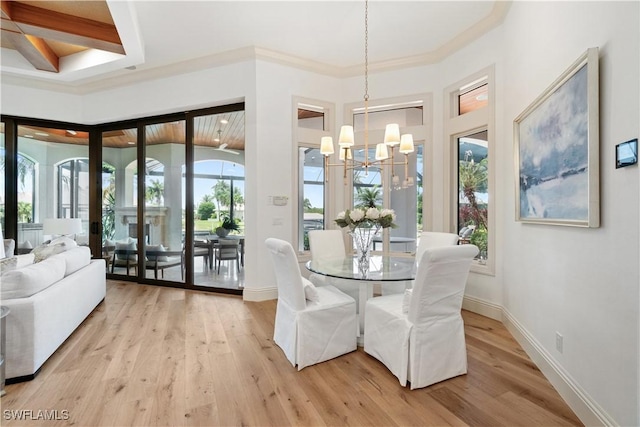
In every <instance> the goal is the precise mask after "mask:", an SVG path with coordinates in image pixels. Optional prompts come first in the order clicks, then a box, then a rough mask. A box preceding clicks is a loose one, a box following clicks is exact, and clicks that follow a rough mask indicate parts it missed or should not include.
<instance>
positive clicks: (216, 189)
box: [211, 180, 231, 219]
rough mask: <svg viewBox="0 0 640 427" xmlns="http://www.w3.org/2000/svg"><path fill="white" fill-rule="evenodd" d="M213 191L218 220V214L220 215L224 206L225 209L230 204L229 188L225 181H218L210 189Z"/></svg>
mask: <svg viewBox="0 0 640 427" xmlns="http://www.w3.org/2000/svg"><path fill="white" fill-rule="evenodd" d="M211 189H212V190H213V197H214V198H215V200H216V202H217V203H216V205H217V206H218V219H220V214H221V213H222V212H221V211H222V207H223V206H226V207H227V208H228V207H229V205H230V204H231V187H230V186H229V184H228V183H227V181H224V180H219V181H217V182H216V185H214V186H213V187H211Z"/></svg>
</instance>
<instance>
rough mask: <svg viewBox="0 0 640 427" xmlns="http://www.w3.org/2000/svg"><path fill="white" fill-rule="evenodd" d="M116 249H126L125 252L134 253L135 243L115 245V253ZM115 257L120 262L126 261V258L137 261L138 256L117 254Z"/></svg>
mask: <svg viewBox="0 0 640 427" xmlns="http://www.w3.org/2000/svg"><path fill="white" fill-rule="evenodd" d="M118 249H126V250H130V251H135V250H136V249H138V248H137V246H136V244H135V242H130V243H116V251H117V250H118ZM116 257H117V258H118V259H120V260H126V259H127V258H128V259H129V260H131V261H137V260H138V255H124V254H117V255H116Z"/></svg>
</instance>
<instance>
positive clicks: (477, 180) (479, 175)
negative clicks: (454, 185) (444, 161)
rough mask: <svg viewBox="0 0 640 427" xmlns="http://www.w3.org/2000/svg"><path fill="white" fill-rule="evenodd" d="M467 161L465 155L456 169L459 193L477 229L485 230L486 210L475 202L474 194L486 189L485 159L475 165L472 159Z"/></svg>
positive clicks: (467, 157)
mask: <svg viewBox="0 0 640 427" xmlns="http://www.w3.org/2000/svg"><path fill="white" fill-rule="evenodd" d="M468 159H469V155H468V154H467V155H465V160H460V165H459V167H458V179H459V182H460V193H461V194H462V196H463V197H464V198H465V199H466V200H467V201H468V202H469V207H470V208H471V217H472V218H473V220H474V221H475V223H476V225H477V226H478V228H487V214H486V210H485V209H482V208H481V207H480V206H479V205H478V201H477V200H476V192H478V191H486V188H487V158H486V157H485V158H484V159H482V160H481V161H480V162H477V163H476V162H475V161H474V160H473V159H471V160H468Z"/></svg>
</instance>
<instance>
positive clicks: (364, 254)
mask: <svg viewBox="0 0 640 427" xmlns="http://www.w3.org/2000/svg"><path fill="white" fill-rule="evenodd" d="M379 230H380V227H366V228H365V227H356V228H355V229H353V230H352V231H351V232H350V233H349V234H351V237H352V238H353V245H354V246H355V248H356V258H357V263H358V271H359V272H360V274H361V275H362V277H363V278H366V277H367V276H368V274H369V259H370V258H371V252H372V251H373V238H374V237H375V236H376V234H378V231H379Z"/></svg>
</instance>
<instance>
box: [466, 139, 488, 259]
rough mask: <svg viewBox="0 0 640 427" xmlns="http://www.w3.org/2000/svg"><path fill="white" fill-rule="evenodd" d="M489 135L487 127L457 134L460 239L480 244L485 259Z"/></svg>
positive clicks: (480, 256)
mask: <svg viewBox="0 0 640 427" xmlns="http://www.w3.org/2000/svg"><path fill="white" fill-rule="evenodd" d="M487 139H488V138H487V131H486V130H483V131H480V132H476V133H473V134H470V135H468V136H463V137H459V138H458V230H459V232H460V231H461V230H465V231H464V232H461V233H460V234H461V240H460V242H461V243H472V244H474V245H476V246H478V248H479V249H480V254H479V255H478V259H480V260H482V261H485V260H486V259H487V252H488V248H487V233H488V206H489V188H488V177H489V170H488V150H487V147H488V146H487ZM467 230H468V231H467Z"/></svg>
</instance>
